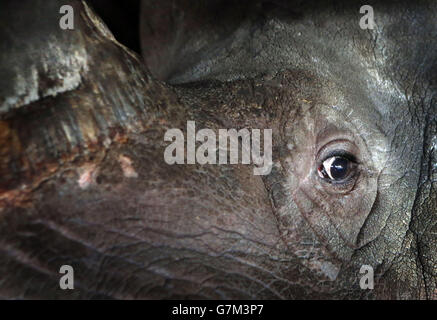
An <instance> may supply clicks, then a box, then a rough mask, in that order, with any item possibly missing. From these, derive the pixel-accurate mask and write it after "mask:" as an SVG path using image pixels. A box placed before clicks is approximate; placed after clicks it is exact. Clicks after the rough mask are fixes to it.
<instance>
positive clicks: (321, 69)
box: [0, 1, 437, 299]
mask: <svg viewBox="0 0 437 320" xmlns="http://www.w3.org/2000/svg"><path fill="white" fill-rule="evenodd" d="M64 2H65V1H62V4H64ZM69 2H70V3H71V4H72V5H73V6H74V8H75V9H76V12H77V13H76V17H77V19H76V25H77V26H76V30H75V31H68V32H69V34H68V35H67V34H66V33H65V31H61V30H59V28H51V27H50V23H55V25H56V23H57V18H58V16H59V14H58V8H59V5H60V3H61V2H59V1H32V3H31V4H30V2H29V3H25V4H22V3H21V4H13V2H12V1H6V2H4V3H5V4H2V5H1V6H5V7H6V8H7V10H6V9H5V10H0V21H6V20H7V19H6V17H10V16H12V17H13V14H12V12H15V10H17V11H20V10H21V11H20V12H21V13H20V14H22V15H24V18H23V19H26V15H25V14H24V12H32V15H33V16H36V17H45V19H38V21H39V22H38V23H40V24H42V26H41V28H42V27H43V26H44V27H45V28H46V29H44V28H42V29H43V30H44V31H35V28H34V29H32V31H28V32H30V35H26V33H21V34H19V35H17V39H16V40H15V41H18V42H19V41H22V43H25V44H26V45H27V46H28V47H25V48H24V49H22V50H23V51H26V50H31V49H32V50H33V51H32V52H33V54H34V55H33V58H32V59H28V60H26V59H27V58H26V57H27V56H26V55H18V54H16V52H14V50H18V49H16V48H17V47H16V46H17V43H15V44H13V43H11V44H9V45H6V44H5V43H6V42H4V41H2V42H0V45H1V46H2V47H1V48H0V49H1V50H0V54H1V55H0V57H1V60H0V70H1V71H2V72H4V74H6V75H7V77H9V78H7V79H8V80H4V79H2V81H8V82H9V83H10V85H9V86H6V85H3V82H1V83H0V84H2V86H1V87H2V91H0V94H1V95H0V117H1V119H2V120H1V121H0V142H1V143H0V154H1V160H0V161H1V162H0V170H1V172H0V252H1V253H0V275H1V277H0V297H4V298H82V299H86V298H121V299H125V298H138V299H142V298H148V299H150V298H217V299H221V298H244V299H260V298H261V299H262V298H266V299H294V298H323V299H327V298H335V299H343V298H345V299H348V298H349V299H350V298H366V299H381V298H389V299H408V298H410V299H412V298H414V299H416V298H421V299H425V298H428V299H436V298H437V291H436V290H437V283H436V281H437V239H436V227H437V209H436V208H437V207H436V205H437V204H436V190H435V188H436V181H437V169H436V168H437V163H436V161H437V154H436V152H437V151H436V150H437V138H436V134H437V131H436V130H437V123H436V118H435V115H436V100H435V99H436V80H437V79H436V74H437V73H436V72H435V71H436V70H437V68H436V64H435V63H436V61H437V59H436V52H437V51H436V50H435V49H437V48H436V42H435V38H436V36H437V26H436V21H437V20H436V16H435V14H436V9H437V8H436V5H435V4H431V3H426V2H423V3H421V4H420V5H419V6H414V5H408V4H405V3H396V5H382V4H378V3H374V4H372V3H369V4H371V5H373V6H374V9H375V12H377V15H376V19H377V20H376V23H377V28H376V29H375V30H374V31H363V30H361V29H359V27H358V21H359V14H358V10H359V7H360V5H361V4H357V3H352V4H351V3H349V4H348V5H347V6H345V5H342V4H341V3H335V4H334V5H333V6H332V7H323V6H321V5H320V4H319V3H310V4H307V5H300V4H299V3H296V4H293V5H291V4H289V3H288V4H287V5H286V7H285V9H284V7H283V6H284V5H285V4H284V3H283V2H282V1H273V4H270V5H269V6H268V8H269V10H268V11H266V10H265V9H266V5H265V4H262V3H255V4H249V3H247V4H244V5H242V6H241V7H240V9H239V10H243V11H244V12H245V13H244V14H239V13H238V12H236V13H235V12H234V13H233V15H232V18H229V19H230V21H231V22H232V21H233V22H232V23H231V22H230V24H229V25H228V27H224V29H225V30H224V31H223V29H222V28H221V27H218V29H219V30H216V29H215V28H216V27H215V24H213V23H207V24H206V26H208V27H209V28H210V29H207V28H206V27H205V25H202V24H200V26H199V25H198V24H195V23H194V24H192V23H190V21H188V23H187V26H191V27H192V28H193V29H194V30H193V35H195V36H196V37H197V39H198V43H200V44H202V43H203V44H204V45H203V46H202V45H199V46H198V47H196V45H195V44H191V45H190V44H189V43H190V42H189V41H188V40H187V41H186V43H187V48H188V49H186V50H182V49H181V50H175V48H178V43H185V42H180V41H181V40H180V39H179V40H178V36H171V35H170V36H169V35H168V33H170V34H171V32H172V28H168V30H166V29H165V28H164V30H161V33H160V34H157V33H154V34H149V33H148V31H147V29H145V30H144V29H143V32H142V41H143V49H144V48H145V47H147V43H148V41H149V42H150V43H153V44H154V47H153V48H157V49H158V50H159V52H162V55H163V56H164V57H171V58H172V59H174V60H172V62H171V63H168V65H167V66H166V67H165V68H161V64H162V63H163V62H162V61H159V59H157V58H156V56H159V55H157V54H156V52H155V53H154V51H153V50H155V49H153V48H152V49H150V50H149V51H147V49H144V51H145V60H146V61H148V68H146V67H145V66H144V65H143V63H142V62H141V60H140V58H138V57H137V56H136V55H135V54H133V53H131V52H130V51H129V50H128V49H126V48H124V47H123V46H121V45H120V44H118V43H117V42H115V40H113V39H111V34H110V33H109V31H107V29H105V27H104V25H101V24H100V23H99V22H98V20H97V18H96V17H95V16H93V14H92V13H91V11H90V10H89V9H88V8H87V7H86V5H85V4H84V3H83V2H78V1H69ZM179 3H180V4H181V8H182V9H183V10H189V9H190V7H189V6H188V7H187V5H186V4H184V5H183V2H182V1H181V2H179ZM217 3H218V4H217ZM217 3H216V5H218V6H220V3H219V2H217ZM226 5H231V4H229V3H227V4H226ZM14 6H17V7H16V8H12V7H14ZM20 6H21V7H20ZM165 6H166V4H165V3H164V4H163V7H162V8H165ZM184 6H185V7H184ZM272 6H273V7H272ZM317 6H318V7H319V8H321V9H320V10H317V11H316V10H314V7H317ZM176 7H177V6H176ZM29 8H30V9H31V10H29ZM144 8H148V11H147V12H146V13H143V21H144V19H147V16H148V15H153V14H154V11H153V10H152V9H150V8H149V7H148V6H147V2H145V3H144V4H143V9H144ZM287 8H288V9H287ZM2 9H3V8H2ZM246 9H247V10H246ZM261 9H263V10H261ZM286 9H287V10H286ZM159 10H162V9H159ZM196 10H197V9H195V10H194V9H193V11H192V12H198V11H196ZM202 10H203V9H202ZM260 10H261V11H260ZM228 11H229V10H222V11H220V12H224V13H226V12H228ZM231 11H232V10H231ZM5 12H7V13H6V14H5ZM79 12H80V14H79ZM174 12H176V13H177V12H178V11H177V10H175V11H174ZM206 12H209V11H208V10H207V11H206ZM2 15H5V16H4V17H3V16H2ZM184 17H187V19H191V18H190V14H189V13H187V14H185V15H184ZM205 20H207V21H208V17H207V16H206V17H205ZM13 21H15V20H14V19H11V20H10V22H9V23H10V26H13V27H14V28H17V29H19V28H23V26H20V24H19V23H18V22H17V23H16V24H14V22H13ZM150 21H152V22H153V19H151V20H150ZM173 21H179V20H177V19H173ZM152 22H151V23H152ZM158 22H159V21H158ZM152 27H153V25H152ZM196 28H204V29H202V32H197V33H196V32H195V31H196ZM152 29H153V28H152ZM176 29H177V28H176ZM0 30H1V28H0ZM11 30H14V29H13V28H12V27H11ZM26 30H27V29H26ZM205 30H209V32H207V31H205ZM7 32H10V30H6V31H5V32H4V33H2V34H0V36H1V38H2V39H4V38H5V37H6V35H5V34H7ZM32 32H35V33H37V34H39V36H38V37H35V36H34V37H32ZM217 34H218V35H219V36H215V35H217ZM205 36H208V37H209V38H208V39H212V40H208V41H206V40H205V39H204V37H205ZM20 37H21V38H20ZM160 39H161V40H160ZM162 39H170V40H166V41H162ZM202 39H203V40H202ZM178 41H179V42H178ZM184 41H185V40H184ZM49 42H50V43H54V44H57V45H58V47H59V48H64V49H65V50H66V51H67V53H63V54H62V50H61V52H60V51H59V50H55V49H53V46H52V47H51V49H50V47H49V48H48V47H47V44H48V43H49ZM175 43H176V44H175ZM55 47H56V46H55ZM168 48H171V50H173V51H171V50H170V49H168ZM190 48H191V49H190ZM166 50H170V51H171V54H167V53H168V52H170V51H166ZM187 50H188V51H187ZM190 50H192V52H190ZM73 52H74V53H73ZM175 52H176V53H175ZM178 52H180V53H181V54H178ZM187 52H188V53H187ZM8 54H9V55H8ZM11 56H12V57H14V58H13V59H15V60H14V61H11V60H12V58H11ZM193 56H195V57H196V59H195V61H193V59H192V57H193ZM150 57H155V58H153V59H152V58H150ZM187 57H189V59H188V60H187ZM174 61H176V62H178V63H175V62H174ZM55 62H56V63H55ZM15 65H19V66H20V68H21V69H20V68H19V69H14V66H15ZM175 66H176V67H175ZM33 69H35V70H36V74H37V75H38V76H37V77H34V76H33V75H32V73H31V72H30V73H26V70H33ZM14 70H15V71H14ZM60 70H61V71H60ZM14 72H16V74H22V76H21V79H20V77H16V76H14ZM29 74H30V75H29ZM75 75H79V77H75ZM151 75H153V76H151ZM65 77H67V78H68V77H70V78H71V79H72V83H73V84H72V87H68V86H63V83H62V82H61V80H60V79H63V78H65ZM156 78H159V79H161V80H164V81H166V83H171V84H173V85H172V86H171V85H170V84H166V83H164V82H160V81H158V80H156ZM35 79H36V80H35ZM47 79H48V80H47ZM74 79H80V80H79V82H78V83H77V85H74ZM23 83H25V84H26V83H27V84H28V85H23ZM35 86H36V87H37V88H38V90H37V91H36V92H37V94H36V96H35V95H32V92H33V91H32V90H33V88H34V87H35ZM17 88H24V89H17ZM53 92H56V95H55V94H54V93H53ZM14 96H19V99H8V98H10V97H14ZM32 97H33V98H35V97H36V98H35V99H33V98H32ZM31 98H32V99H33V101H30V100H32V99H31ZM187 120H195V121H196V127H197V128H212V129H219V128H237V129H240V128H256V129H264V128H270V129H272V130H273V161H274V167H273V169H272V172H271V173H270V174H269V175H267V176H255V175H253V171H252V166H251V165H220V166H218V165H203V166H201V165H174V166H170V165H167V164H166V163H165V162H164V159H163V154H164V149H165V147H166V145H167V144H168V143H166V142H164V141H163V136H164V133H165V131H166V130H167V129H169V128H181V129H184V130H185V126H186V121H187ZM340 139H341V140H342V142H341V143H339V142H335V143H336V144H340V146H341V148H343V149H347V150H348V151H350V152H352V153H354V155H355V156H356V157H357V159H358V162H359V170H360V171H359V172H360V174H359V176H358V178H357V180H356V181H355V182H354V184H353V185H349V186H347V187H341V188H334V187H333V186H332V185H327V184H326V183H323V181H321V180H320V179H318V178H317V175H316V174H315V169H316V168H317V161H318V154H319V153H320V152H321V151H320V150H321V149H323V148H322V147H324V146H326V145H329V144H330V143H332V142H333V141H339V140H340ZM64 264H70V265H72V266H73V267H74V270H75V279H76V283H75V290H72V291H62V290H60V289H59V285H58V281H59V278H60V276H61V275H60V274H59V273H58V271H59V268H60V266H61V265H64ZM363 264H367V265H371V266H373V267H374V269H375V276H376V283H375V289H374V290H361V289H360V287H359V285H358V283H359V277H360V274H359V269H360V267H361V265H363Z"/></svg>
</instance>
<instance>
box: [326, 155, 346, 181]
mask: <svg viewBox="0 0 437 320" xmlns="http://www.w3.org/2000/svg"><path fill="white" fill-rule="evenodd" d="M348 163H349V160H347V159H345V158H341V157H337V158H335V160H334V162H333V163H332V164H331V168H330V169H331V175H332V177H333V178H334V179H335V180H341V179H343V178H344V177H346V174H347V169H348Z"/></svg>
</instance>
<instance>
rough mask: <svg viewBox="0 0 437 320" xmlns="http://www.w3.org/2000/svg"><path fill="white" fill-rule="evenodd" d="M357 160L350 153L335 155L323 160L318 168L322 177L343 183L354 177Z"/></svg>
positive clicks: (329, 180)
mask: <svg viewBox="0 0 437 320" xmlns="http://www.w3.org/2000/svg"><path fill="white" fill-rule="evenodd" d="M355 171H356V162H355V161H354V160H353V157H352V156H350V155H334V156H330V157H328V158H326V159H325V160H323V161H322V163H321V164H320V165H319V167H318V169H317V174H318V175H319V177H320V178H322V179H324V180H326V181H328V182H333V183H343V182H346V181H348V180H349V179H350V178H352V177H353V176H354V174H355Z"/></svg>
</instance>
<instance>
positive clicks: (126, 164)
mask: <svg viewBox="0 0 437 320" xmlns="http://www.w3.org/2000/svg"><path fill="white" fill-rule="evenodd" d="M118 161H119V162H120V166H121V170H123V174H124V176H125V177H126V178H138V173H137V172H136V171H135V169H134V167H133V166H132V160H131V159H130V158H128V157H126V156H123V155H120V156H119V157H118Z"/></svg>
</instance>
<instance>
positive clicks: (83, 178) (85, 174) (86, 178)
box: [77, 164, 98, 189]
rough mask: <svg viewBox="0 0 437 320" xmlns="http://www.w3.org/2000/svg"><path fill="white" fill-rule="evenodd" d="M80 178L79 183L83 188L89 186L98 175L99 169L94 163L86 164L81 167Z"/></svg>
mask: <svg viewBox="0 0 437 320" xmlns="http://www.w3.org/2000/svg"><path fill="white" fill-rule="evenodd" d="M79 170H80V175H79V180H77V183H78V184H79V187H80V188H81V189H86V188H88V187H89V186H90V185H91V184H93V183H94V182H95V178H96V175H97V171H98V170H97V169H96V166H95V165H94V164H86V165H84V166H83V167H81V168H80V169H79Z"/></svg>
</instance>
